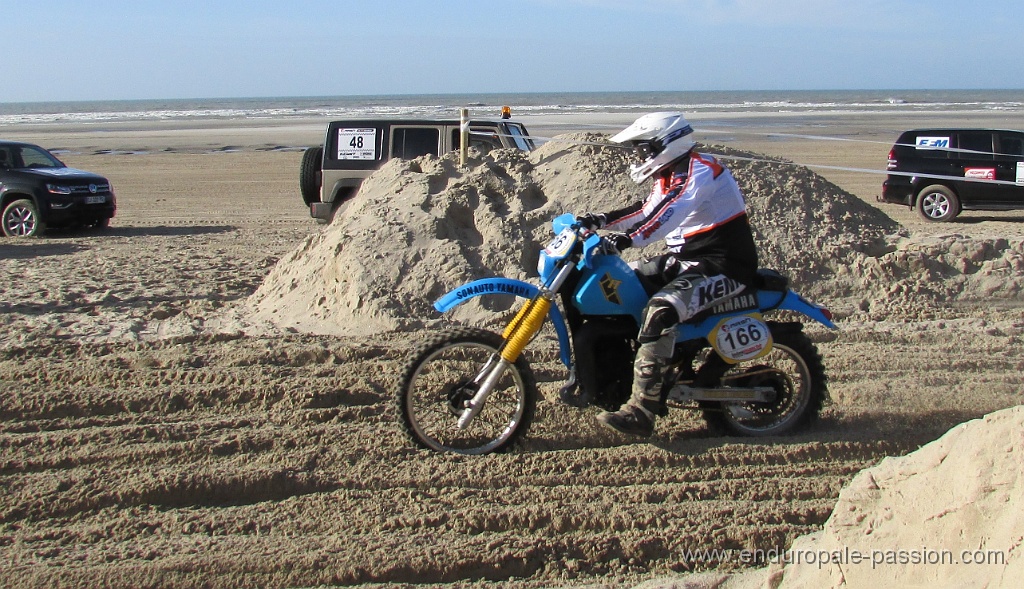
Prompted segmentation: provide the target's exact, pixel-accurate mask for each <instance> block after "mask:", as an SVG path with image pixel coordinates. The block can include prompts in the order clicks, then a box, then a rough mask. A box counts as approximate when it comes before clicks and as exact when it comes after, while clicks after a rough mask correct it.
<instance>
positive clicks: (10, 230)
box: [0, 141, 117, 237]
mask: <svg viewBox="0 0 1024 589" xmlns="http://www.w3.org/2000/svg"><path fill="white" fill-rule="evenodd" d="M116 207H117V203H116V200H115V198H114V191H113V190H112V189H111V187H110V182H108V181H107V179H106V178H104V177H103V176H98V175H96V174H92V173H89V172H83V171H82V170H76V169H74V168H69V167H67V166H66V165H64V162H62V161H60V160H59V159H57V158H56V157H54V156H53V154H52V153H50V152H49V151H46V150H45V149H43V148H42V147H39V146H38V145H32V144H30V143H17V142H13V141H0V221H2V223H3V232H4V235H6V236H8V237H29V236H34V235H39V234H40V233H42V232H43V231H45V230H46V228H47V227H73V226H83V225H86V226H93V227H98V228H101V229H102V228H106V227H107V226H108V225H110V219H111V217H113V216H114V211H115V210H116Z"/></svg>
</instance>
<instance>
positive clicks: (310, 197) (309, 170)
mask: <svg viewBox="0 0 1024 589" xmlns="http://www.w3.org/2000/svg"><path fill="white" fill-rule="evenodd" d="M323 161H324V148H323V147H310V148H307V149H306V151H304V152H302V163H301V164H300V165H299V191H300V192H301V193H302V201H303V202H305V203H306V206H309V205H311V204H313V203H315V202H320V177H321V176H320V174H321V172H320V164H321V163H322V162H323Z"/></svg>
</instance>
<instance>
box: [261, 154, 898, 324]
mask: <svg viewBox="0 0 1024 589" xmlns="http://www.w3.org/2000/svg"><path fill="white" fill-rule="evenodd" d="M602 139H603V136H601V135H593V134H575V135H567V136H562V137H560V138H559V141H552V142H549V143H548V144H546V145H545V146H543V147H541V148H540V149H538V150H536V151H534V152H532V153H530V154H525V153H520V152H515V151H507V150H502V151H496V152H493V153H491V154H487V155H483V156H478V157H475V158H472V159H471V160H470V162H469V165H468V166H467V168H466V169H464V170H463V169H459V167H458V163H457V159H456V157H455V156H454V155H453V154H452V155H446V156H444V157H441V158H434V157H429V156H428V157H423V158H418V159H416V160H412V161H403V160H393V161H390V162H388V163H387V164H386V165H384V166H383V168H382V169H380V170H379V171H378V172H376V173H375V174H373V176H371V177H370V178H369V179H368V180H367V181H366V182H365V183H364V185H363V187H362V189H361V190H360V191H359V194H358V195H357V196H356V197H355V198H354V199H353V200H352V201H351V202H350V203H349V204H348V205H347V207H346V208H345V209H344V210H343V211H342V212H341V213H339V215H338V216H337V217H336V219H335V221H334V223H333V224H332V225H330V226H329V227H328V228H326V229H325V230H324V231H323V232H322V233H320V234H317V235H314V236H311V237H310V238H308V239H307V240H306V241H305V242H304V243H302V244H301V245H300V246H299V247H298V248H296V249H295V250H294V251H292V252H291V253H290V254H289V255H287V256H285V257H283V258H282V259H281V260H280V261H279V263H278V265H277V267H276V268H275V269H274V270H273V271H272V272H271V273H270V274H269V276H268V277H267V279H266V280H265V281H264V283H263V285H262V286H261V287H260V288H259V290H258V291H257V292H256V293H254V294H253V296H252V297H250V299H249V301H248V303H247V305H246V306H245V307H244V309H243V313H244V314H246V315H247V319H248V321H249V322H253V323H259V322H267V321H269V322H270V323H272V324H275V325H277V326H279V327H285V328H289V329H294V330H297V331H302V332H311V333H327V334H330V333H349V334H366V333H374V332H379V331H388V330H400V329H409V328H414V327H417V326H420V325H422V324H423V322H424V320H429V319H434V318H437V313H436V312H435V311H434V310H433V307H432V306H431V305H432V303H433V301H434V300H436V299H437V297H439V296H440V295H441V294H443V293H444V292H447V291H448V290H450V289H451V288H454V287H455V286H457V285H459V284H461V283H463V282H465V281H467V280H470V279H474V278H480V277H484V276H492V275H507V276H512V277H518V278H522V279H530V278H531V277H533V275H534V268H535V266H536V260H537V254H538V252H539V249H540V247H541V244H542V243H544V242H546V241H547V240H548V239H549V238H550V228H549V227H550V225H549V222H550V220H551V219H552V218H553V217H555V216H556V215H558V214H561V213H563V212H566V211H574V212H575V211H585V210H597V211H601V210H610V209H614V208H617V207H620V206H622V205H623V204H624V203H626V202H630V201H632V200H634V199H637V198H640V197H642V196H643V195H644V194H645V192H646V190H647V187H638V186H636V185H635V184H633V183H632V182H631V181H630V180H629V178H628V175H627V173H626V170H627V168H628V164H629V159H628V154H627V153H625V152H624V151H623V150H621V149H617V148H613V147H603V146H599V145H592V144H580V143H583V142H595V141H601V140H602ZM709 151H712V150H710V149H709ZM714 152H715V153H723V152H726V150H721V149H717V150H714ZM727 153H729V154H730V155H738V156H744V155H750V154H740V153H739V152H727ZM730 167H732V168H733V169H734V171H735V174H736V176H737V178H738V179H739V181H740V182H741V184H742V185H743V188H744V189H745V191H746V193H747V195H748V199H749V201H750V209H751V216H752V217H753V219H754V224H755V227H756V228H757V229H756V230H757V232H758V235H757V237H758V241H759V243H760V244H761V247H762V258H763V263H764V265H766V266H771V267H776V268H779V269H781V270H784V271H786V272H787V273H789V274H790V275H791V276H793V278H794V279H795V280H796V281H798V282H810V281H812V280H814V279H817V278H820V277H823V276H827V275H829V274H831V273H832V270H830V264H834V260H833V259H832V258H833V257H834V255H835V254H836V253H837V252H850V251H854V250H858V249H870V248H871V247H875V246H874V245H872V244H877V243H879V242H881V241H882V240H883V238H884V236H885V235H887V234H891V233H893V232H895V231H897V230H898V226H897V225H896V224H895V223H894V222H893V221H891V220H890V219H889V218H888V217H886V216H885V215H883V214H881V213H880V212H878V211H877V210H876V209H874V208H872V207H869V206H867V205H864V204H863V203H862V202H861V201H860V200H858V199H857V198H855V197H853V196H852V195H850V194H848V193H846V192H844V191H842V190H840V189H838V188H837V187H836V186H834V185H832V184H830V183H828V182H827V181H825V180H824V179H822V178H821V177H820V176H818V175H816V174H814V173H812V172H810V171H809V170H807V169H805V168H800V167H796V166H793V165H791V164H786V163H784V162H781V161H780V162H767V163H766V162H763V161H757V162H755V161H745V160H735V161H730ZM481 305H489V306H487V307H482V306H481ZM510 305H511V301H494V300H491V301H483V302H480V303H474V304H473V305H466V307H467V308H465V309H461V310H460V311H459V314H458V315H456V318H457V319H460V320H466V321H480V320H482V319H483V318H485V317H493V316H494V315H495V311H501V310H504V309H506V308H508V307H509V306H510Z"/></svg>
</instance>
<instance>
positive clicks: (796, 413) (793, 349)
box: [701, 328, 828, 437]
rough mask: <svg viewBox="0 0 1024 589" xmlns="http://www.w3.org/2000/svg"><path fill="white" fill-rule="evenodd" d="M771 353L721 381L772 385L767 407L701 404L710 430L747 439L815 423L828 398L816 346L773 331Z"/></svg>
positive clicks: (797, 333) (787, 332)
mask: <svg viewBox="0 0 1024 589" xmlns="http://www.w3.org/2000/svg"><path fill="white" fill-rule="evenodd" d="M772 340H773V344H772V350H771V352H769V353H768V354H767V355H766V356H763V357H761V358H758V359H757V360H754V361H752V362H750V363H743V364H737V365H736V366H734V367H732V369H731V370H730V371H729V372H728V373H726V375H725V376H724V378H723V382H729V383H730V384H733V385H735V386H743V387H748V386H749V387H753V386H771V387H773V388H774V389H775V393H776V394H775V399H774V400H773V401H771V402H768V403H742V404H740V403H717V402H705V403H701V407H702V408H704V420H705V421H706V422H707V423H708V425H709V426H710V427H711V429H712V430H715V431H724V432H725V433H731V434H736V435H741V436H748V437H764V436H776V435H783V434H786V433H790V432H792V431H794V430H797V429H799V428H801V427H803V426H805V425H807V424H808V423H809V422H811V421H813V420H814V419H816V418H817V416H818V413H819V412H820V411H821V407H822V405H823V403H824V401H825V399H826V398H827V395H828V393H827V388H826V381H825V367H824V365H823V364H822V361H821V355H820V354H818V349H817V348H816V347H815V345H814V342H812V341H811V340H810V338H808V337H807V336H806V335H805V334H804V333H803V332H802V331H798V330H793V329H775V328H773V329H772Z"/></svg>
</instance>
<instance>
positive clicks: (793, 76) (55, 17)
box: [0, 0, 1024, 102]
mask: <svg viewBox="0 0 1024 589" xmlns="http://www.w3.org/2000/svg"><path fill="white" fill-rule="evenodd" d="M0 15H3V17H2V22H3V26H2V29H3V31H4V47H5V49H6V50H5V52H4V54H5V57H4V59H2V60H0V102H41V101H75V100H130V99H162V98H233V97H269V96H352V95H379V94H434V93H461V94H466V93H469V94H475V93H513V92H611V91H644V90H651V91H685V90H833V89H872V90H875V89H877V90H882V89H996V88H1000V89H1002V88H1009V89H1019V88H1024V59H1022V58H1021V57H1020V44H1021V41H1020V39H1021V30H1022V29H1024V3H1021V2H1020V1H1019V0H985V1H984V2H965V1H964V0H885V1H876V0H505V1H503V2H495V1H491V0H420V1H414V0H354V1H352V0H198V1H196V0H87V1H86V0H49V1H48V2H22V1H20V0H0Z"/></svg>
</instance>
